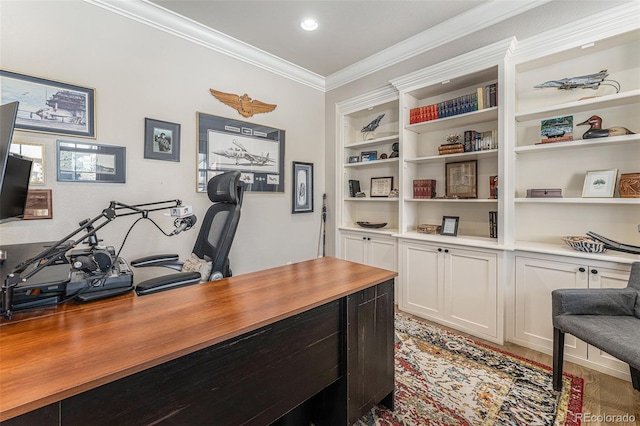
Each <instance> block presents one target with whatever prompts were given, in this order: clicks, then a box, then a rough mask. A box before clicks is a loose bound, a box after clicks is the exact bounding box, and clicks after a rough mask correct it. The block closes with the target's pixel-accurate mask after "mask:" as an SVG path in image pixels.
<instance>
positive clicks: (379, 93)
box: [336, 84, 399, 114]
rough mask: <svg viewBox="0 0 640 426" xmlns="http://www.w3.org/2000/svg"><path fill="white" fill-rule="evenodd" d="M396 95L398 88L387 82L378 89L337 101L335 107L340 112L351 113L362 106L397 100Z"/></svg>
mask: <svg viewBox="0 0 640 426" xmlns="http://www.w3.org/2000/svg"><path fill="white" fill-rule="evenodd" d="M398 97H399V94H398V90H397V89H396V88H395V87H393V86H392V85H391V84H387V85H386V86H383V87H381V88H379V89H376V90H372V91H370V92H367V93H363V94H361V95H358V96H355V97H353V98H349V99H347V100H345V101H342V102H338V103H336V108H337V110H338V111H339V112H340V113H341V114H351V113H352V112H355V111H360V110H362V109H364V108H369V107H372V106H376V105H381V104H383V103H385V102H391V101H395V100H398Z"/></svg>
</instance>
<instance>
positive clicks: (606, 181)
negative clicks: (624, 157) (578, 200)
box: [582, 169, 618, 198]
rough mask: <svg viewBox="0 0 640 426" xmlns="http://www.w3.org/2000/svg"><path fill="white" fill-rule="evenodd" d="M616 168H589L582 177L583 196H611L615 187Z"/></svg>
mask: <svg viewBox="0 0 640 426" xmlns="http://www.w3.org/2000/svg"><path fill="white" fill-rule="evenodd" d="M617 178H618V169H611V170H591V171H588V172H587V174H586V175H585V177H584V186H583V187H582V197H583V198H597V197H603V198H611V197H613V193H614V191H615V189H616V179H617Z"/></svg>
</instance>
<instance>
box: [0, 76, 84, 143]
mask: <svg viewBox="0 0 640 426" xmlns="http://www.w3.org/2000/svg"><path fill="white" fill-rule="evenodd" d="M0 86H1V87H2V92H0V104H2V105H4V104H6V103H9V102H13V101H18V102H19V103H20V104H19V106H18V116H17V117H16V129H21V130H26V131H31V132H43V133H53V134H58V135H72V136H80V137H86V138H95V137H96V107H95V103H96V91H95V89H90V88H87V87H80V86H76V85H73V84H69V83H62V82H59V81H53V80H47V79H44V78H40V77H34V76H30V75H24V74H18V73H14V72H10V71H4V70H0Z"/></svg>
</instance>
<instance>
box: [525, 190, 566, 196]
mask: <svg viewBox="0 0 640 426" xmlns="http://www.w3.org/2000/svg"><path fill="white" fill-rule="evenodd" d="M527 198H562V189H527Z"/></svg>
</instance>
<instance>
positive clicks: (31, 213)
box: [23, 189, 53, 220]
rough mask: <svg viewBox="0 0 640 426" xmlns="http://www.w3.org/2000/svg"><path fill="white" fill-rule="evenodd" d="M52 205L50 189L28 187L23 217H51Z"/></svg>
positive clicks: (30, 218)
mask: <svg viewBox="0 0 640 426" xmlns="http://www.w3.org/2000/svg"><path fill="white" fill-rule="evenodd" d="M52 205H53V203H52V200H51V190H50V189H30V190H29V192H27V201H26V203H25V206H24V218H23V219H24V220H32V219H52V218H53V210H52Z"/></svg>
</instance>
